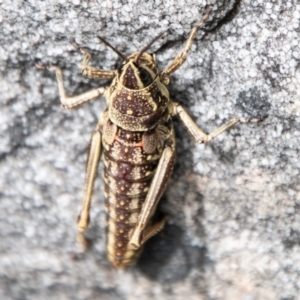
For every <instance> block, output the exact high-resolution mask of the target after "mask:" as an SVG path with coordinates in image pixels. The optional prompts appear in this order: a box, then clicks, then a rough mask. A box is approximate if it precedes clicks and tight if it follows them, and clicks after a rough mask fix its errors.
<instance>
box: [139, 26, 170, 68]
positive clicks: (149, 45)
mask: <svg viewBox="0 0 300 300" xmlns="http://www.w3.org/2000/svg"><path fill="white" fill-rule="evenodd" d="M163 34H164V32H162V33H160V34H159V35H158V36H157V37H155V38H154V39H153V40H152V41H151V42H150V43H149V44H148V45H147V46H146V47H144V48H143V49H142V50H141V52H140V54H139V55H138V56H137V58H136V59H135V61H136V63H137V62H138V61H139V59H140V57H141V56H142V54H143V53H144V52H145V51H147V50H148V49H149V48H150V47H151V46H152V44H153V43H154V42H155V41H156V40H158V39H159V38H160V37H161V36H162V35H163Z"/></svg>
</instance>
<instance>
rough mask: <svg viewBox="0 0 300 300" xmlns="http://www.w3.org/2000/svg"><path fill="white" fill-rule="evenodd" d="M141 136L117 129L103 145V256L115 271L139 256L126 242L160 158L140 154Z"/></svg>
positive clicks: (156, 152)
mask: <svg viewBox="0 0 300 300" xmlns="http://www.w3.org/2000/svg"><path fill="white" fill-rule="evenodd" d="M142 134H143V132H131V131H127V130H123V129H121V128H118V131H117V133H116V136H115V139H114V141H113V142H112V143H111V144H107V143H105V141H103V148H104V149H103V159H104V174H103V177H104V182H105V187H104V195H105V198H106V203H105V205H106V211H107V255H108V260H109V261H110V262H111V263H112V264H113V265H114V266H115V267H118V268H122V267H124V268H125V267H127V266H129V265H131V264H133V263H134V262H135V261H136V259H137V258H138V256H139V254H140V251H141V248H140V249H138V250H135V249H134V248H133V247H132V246H131V245H130V244H129V240H130V237H131V234H132V231H133V229H134V227H135V226H136V224H137V221H138V217H139V215H140V212H141V209H142V205H143V203H144V200H145V198H146V195H147V192H148V190H149V187H150V184H151V181H152V178H153V175H154V172H155V169H156V167H157V164H158V161H159V158H160V155H161V153H160V151H159V150H155V152H153V153H151V154H147V153H145V152H144V150H143V144H142Z"/></svg>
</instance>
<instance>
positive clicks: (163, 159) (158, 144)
mask: <svg viewBox="0 0 300 300" xmlns="http://www.w3.org/2000/svg"><path fill="white" fill-rule="evenodd" d="M209 13H210V11H208V12H207V13H206V15H205V16H204V18H203V19H202V21H201V22H199V23H198V24H197V25H196V26H195V27H194V28H193V29H192V31H191V33H190V35H189V37H188V40H187V43H186V46H185V48H184V50H183V51H182V52H181V53H179V54H178V55H177V56H176V58H175V59H174V60H173V62H172V63H171V64H170V65H169V66H168V67H167V68H166V69H164V70H163V71H161V72H158V71H157V67H156V61H155V57H154V55H150V54H147V53H145V51H146V50H147V49H148V48H149V47H150V45H151V44H152V43H153V42H154V41H155V40H156V39H157V38H158V37H157V38H155V39H154V40H153V41H152V42H151V43H150V44H149V45H148V46H147V47H146V48H144V49H143V50H142V51H141V52H136V53H133V54H132V55H130V56H129V57H126V56H124V55H123V54H122V53H120V52H119V51H118V50H116V49H114V48H113V47H112V46H111V45H110V44H109V43H108V42H106V41H105V40H103V39H102V38H100V37H99V38H100V40H101V41H103V42H104V43H105V44H106V45H108V46H109V47H111V48H112V49H113V50H114V51H115V52H116V53H117V54H118V55H119V56H120V57H122V58H123V59H124V62H123V65H122V66H121V67H120V68H119V69H118V70H116V71H105V70H101V69H97V68H93V67H90V66H88V62H89V60H90V58H91V55H90V54H89V53H88V52H87V51H86V50H84V49H83V48H81V47H79V46H78V45H77V44H76V43H75V41H72V43H73V45H74V46H75V47H76V48H77V49H78V50H80V51H81V52H82V53H83V54H84V56H85V57H84V60H83V63H82V74H83V75H85V76H88V77H92V78H111V79H113V82H112V84H111V85H110V86H109V87H105V88H104V87H100V88H96V89H94V90H91V91H89V92H86V93H84V94H81V95H78V96H75V97H67V96H66V93H65V89H64V86H63V80H62V72H61V70H60V69H59V68H58V67H52V68H51V69H53V70H55V72H56V77H57V81H58V87H59V93H60V99H61V103H62V105H63V106H64V107H65V108H74V107H77V106H79V105H81V104H83V103H85V102H87V101H90V100H92V99H95V98H97V97H98V96H101V95H104V97H105V98H106V100H107V109H106V110H105V111H104V113H103V114H102V117H101V119H100V120H99V122H98V124H97V126H96V129H95V131H94V132H93V135H92V138H91V143H90V150H89V155H88V160H87V167H86V178H85V185H84V197H83V202H82V207H81V211H80V214H79V216H78V222H77V226H78V239H79V240H80V241H81V242H82V243H83V245H85V246H86V245H87V241H86V239H85V237H84V231H85V230H86V228H87V227H88V224H89V211H90V207H91V200H92V195H93V187H94V181H95V178H96V175H97V169H98V164H99V160H100V157H101V154H102V153H103V161H104V174H103V178H104V183H105V184H104V194H105V198H106V210H107V251H108V259H109V261H110V262H111V263H112V264H113V265H114V266H115V267H117V268H126V267H128V266H129V265H131V264H133V263H134V262H135V261H136V259H137V258H138V256H139V254H140V252H141V249H142V245H143V244H144V243H145V242H146V241H147V240H148V239H149V238H151V237H152V236H153V235H154V234H156V233H157V232H158V231H159V230H160V229H161V228H162V227H163V226H164V223H165V218H164V217H163V218H162V219H160V220H155V221H154V219H153V215H154V213H155V210H156V207H157V204H158V202H159V200H160V198H161V195H162V193H163V191H164V189H165V187H166V185H167V182H168V180H169V178H170V175H171V172H172V169H173V165H174V157H175V137H174V131H173V127H172V120H171V118H172V117H173V116H174V115H178V116H179V118H180V120H181V121H182V122H183V124H184V126H185V127H186V128H187V130H188V132H189V133H190V135H191V136H192V137H193V138H194V140H195V141H196V142H197V143H207V142H209V141H211V140H212V139H214V138H215V137H216V136H218V135H219V134H220V133H222V132H224V131H225V130H227V129H228V128H230V127H231V126H233V125H235V124H237V123H238V122H257V121H259V120H261V118H259V119H251V118H249V119H241V118H233V119H231V120H229V121H228V122H226V123H225V124H224V125H222V126H221V127H220V128H218V129H217V130H215V131H214V132H213V133H211V134H205V133H204V132H203V131H202V130H201V129H200V128H199V127H198V126H197V125H196V124H195V123H194V122H193V120H192V119H191V118H190V117H189V115H188V114H187V113H186V112H185V110H184V109H183V107H182V106H181V105H179V104H178V103H175V102H173V101H172V100H171V99H170V96H169V92H168V89H167V84H168V83H169V80H170V75H171V74H172V73H173V72H175V71H176V70H177V69H178V68H179V67H180V66H181V65H182V64H183V63H184V61H185V60H186V58H187V55H188V52H189V50H190V48H191V45H192V42H193V39H194V38H195V36H196V32H197V30H198V29H199V28H200V27H201V26H203V24H204V23H205V21H206V20H207V18H208V16H209Z"/></svg>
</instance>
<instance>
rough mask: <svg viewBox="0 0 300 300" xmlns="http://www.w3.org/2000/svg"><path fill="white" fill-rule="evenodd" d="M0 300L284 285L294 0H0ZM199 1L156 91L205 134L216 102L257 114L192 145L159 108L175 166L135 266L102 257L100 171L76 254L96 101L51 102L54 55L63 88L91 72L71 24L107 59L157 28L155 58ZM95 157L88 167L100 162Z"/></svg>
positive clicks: (223, 110)
mask: <svg viewBox="0 0 300 300" xmlns="http://www.w3.org/2000/svg"><path fill="white" fill-rule="evenodd" d="M0 8H1V12H0V72H1V73H0V83H1V92H2V93H1V100H0V141H1V142H0V175H1V176H0V197H1V199H0V228H1V229H0V236H1V237H0V238H1V242H0V299H22V300H24V299H47V300H50V299H55V300H57V299H104V300H110V299H122V300H123V299H129V300H135V299H175V300H177V299H178V300H181V299H185V298H188V299H191V300H193V299H281V300H284V299H285V300H288V299H289V300H291V299H299V289H300V251H299V248H300V230H299V228H300V214H299V210H300V206H299V205H300V188H299V184H298V182H299V169H300V162H299V158H298V157H299V149H300V143H299V140H300V113H299V108H300V101H299V86H300V71H299V42H300V34H299V32H300V27H299V23H300V5H299V2H297V1H295V0H286V1H284V0H281V1H280V0H278V1H273V0H243V1H235V0H223V1H221V0H220V1H217V0H198V1H192V0H191V1H190V0H186V1H171V0H168V1H140V0H128V1H116V0H102V1H98V0H95V1H80V0H73V1H64V0H57V1H56V0H55V1H35V0H29V1H20V0H14V1H9V0H8V1H0ZM208 8H212V10H213V11H212V14H211V16H210V19H209V22H208V24H207V25H206V29H207V30H206V31H205V32H204V31H201V32H199V34H198V36H197V38H196V41H195V43H194V45H193V47H192V51H191V53H190V55H189V57H188V59H187V61H186V63H185V64H184V65H183V66H182V67H181V68H180V69H179V70H178V71H177V72H176V73H175V74H174V75H173V77H172V81H171V84H170V92H171V95H172V98H173V100H174V101H178V102H179V103H181V104H182V105H183V106H184V107H185V108H186V109H187V110H188V111H189V113H190V114H191V116H192V117H193V119H194V120H196V122H197V124H198V125H199V126H200V127H201V128H202V129H203V130H205V131H207V132H212V131H213V130H214V129H215V128H217V127H218V126H220V125H221V124H222V123H224V122H225V121H226V120H228V119H230V118H231V117H232V116H242V117H257V116H261V115H268V118H267V119H265V120H264V121H263V122H261V123H260V124H241V125H238V126H236V127H234V128H232V129H231V130H229V131H228V132H226V133H224V134H222V135H221V136H219V137H218V138H217V139H215V140H214V141H212V142H211V143H210V144H207V145H205V146H204V145H196V144H195V143H194V141H193V140H192V138H191V137H190V136H189V134H188V133H187V131H186V130H185V128H184V127H183V125H182V124H181V122H180V121H179V120H178V119H177V118H174V122H175V126H176V134H177V142H178V149H177V164H176V166H175V170H174V174H173V177H172V179H171V181H170V184H169V186H168V189H167V191H166V193H165V196H164V197H163V199H162V202H161V207H160V209H161V210H162V211H164V212H166V213H167V214H168V215H169V221H168V225H167V226H166V228H165V229H164V230H163V231H162V232H161V233H160V234H158V235H157V236H156V237H154V238H153V239H152V240H150V241H149V243H147V244H146V246H145V251H144V253H143V255H142V257H141V259H140V261H139V262H138V264H137V265H136V266H135V267H133V268H131V269H129V270H127V271H117V270H114V269H113V268H112V267H111V265H110V264H109V263H108V262H107V260H106V257H105V211H104V205H103V196H102V181H101V176H100V175H99V179H97V181H96V188H95V197H94V202H93V207H92V216H91V226H90V229H89V230H88V232H87V234H88V236H89V237H90V238H91V239H92V240H93V246H92V247H91V249H90V250H89V251H87V252H85V253H81V252H80V248H79V247H78V245H77V243H76V215H77V212H78V209H79V205H80V201H81V197H82V185H83V181H84V169H85V160H86V150H87V146H88V142H89V138H90V134H91V132H92V131H93V128H94V126H95V125H96V123H97V120H98V118H99V116H100V113H101V111H102V110H103V109H104V107H105V100H104V99H103V98H102V99H98V100H95V101H93V102H91V103H89V104H86V105H84V106H82V107H80V108H78V109H76V110H72V111H66V110H63V109H62V107H61V106H60V102H59V97H58V89H57V84H56V79H55V76H54V74H53V73H50V72H48V71H41V70H37V69H36V68H35V66H34V63H35V62H38V63H40V64H56V65H59V66H60V67H61V68H62V69H63V71H64V81H65V86H66V89H67V91H68V93H69V94H70V95H77V94H79V93H81V92H83V91H87V90H89V89H91V88H94V87H97V86H104V85H105V84H106V83H107V82H105V81H97V80H91V79H87V78H83V77H82V76H81V74H80V69H79V66H80V63H81V60H82V56H81V55H80V53H78V52H76V51H75V50H74V48H73V47H72V46H71V45H70V44H69V42H68V39H69V38H71V37H74V38H75V39H76V41H77V42H79V43H80V44H82V45H85V46H87V48H88V49H89V50H90V51H91V52H92V53H93V54H94V56H93V61H92V64H93V65H94V66H98V67H101V68H104V69H114V68H115V67H116V66H117V64H118V63H120V60H119V59H118V58H117V56H116V54H115V53H113V52H112V51H111V50H110V49H108V48H107V47H105V46H104V45H103V44H101V43H100V42H99V40H98V39H97V35H101V36H103V37H105V38H106V39H107V40H109V41H110V42H111V43H112V44H113V45H114V46H115V47H116V48H118V49H119V50H120V51H122V52H123V53H126V55H129V54H131V53H132V52H134V51H136V50H138V49H141V48H142V47H144V46H145V45H146V44H147V43H148V42H149V41H150V40H151V39H152V38H153V37H154V36H156V35H157V34H158V33H160V32H162V31H167V33H166V34H165V35H164V37H162V38H161V39H160V40H159V41H157V42H156V43H155V44H154V46H153V47H152V50H153V51H155V52H156V54H157V60H158V63H159V66H160V68H161V69H162V68H163V67H165V66H166V65H167V64H169V63H170V62H171V60H172V59H173V58H174V57H175V55H176V54H177V53H178V52H179V51H180V50H181V49H182V48H183V43H184V41H185V39H186V37H187V36H188V33H189V31H190V29H191V27H192V25H193V24H195V23H196V22H197V21H198V20H199V19H200V18H201V16H203V14H204V13H205V11H206V10H207V9H208ZM100 170H101V167H100Z"/></svg>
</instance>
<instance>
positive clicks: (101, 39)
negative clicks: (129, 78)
mask: <svg viewBox="0 0 300 300" xmlns="http://www.w3.org/2000/svg"><path fill="white" fill-rule="evenodd" d="M98 39H99V40H100V41H101V42H102V43H104V44H105V45H106V46H108V47H109V48H110V49H112V50H113V51H114V52H116V53H117V54H118V55H119V56H120V57H121V58H123V59H124V60H125V61H128V59H127V57H126V56H125V55H124V54H123V53H121V52H120V51H119V50H118V49H116V48H115V47H114V46H112V45H111V44H110V43H109V42H107V41H106V40H105V39H104V38H103V37H101V36H99V35H98Z"/></svg>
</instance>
